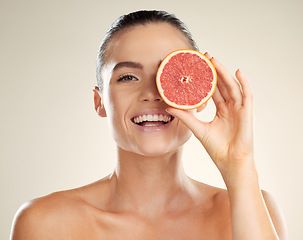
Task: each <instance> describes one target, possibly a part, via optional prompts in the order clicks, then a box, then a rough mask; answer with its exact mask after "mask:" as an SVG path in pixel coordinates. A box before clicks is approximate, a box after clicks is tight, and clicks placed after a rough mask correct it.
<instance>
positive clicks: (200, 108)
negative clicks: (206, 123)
mask: <svg viewBox="0 0 303 240" xmlns="http://www.w3.org/2000/svg"><path fill="white" fill-rule="evenodd" d="M206 106H207V102H206V103H204V104H203V105H202V106H200V107H198V108H197V112H201V111H202V110H203V109H204V108H206Z"/></svg>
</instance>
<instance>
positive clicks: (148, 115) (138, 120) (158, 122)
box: [131, 111, 174, 127]
mask: <svg viewBox="0 0 303 240" xmlns="http://www.w3.org/2000/svg"><path fill="white" fill-rule="evenodd" d="M173 119H174V117H173V116H172V115H170V114H168V113H167V112H158V113H155V112H154V111H152V112H151V111H149V112H145V113H143V112H142V113H138V114H136V116H134V117H132V118H131V121H132V122H133V123H135V124H136V125H139V126H144V127H157V126H162V125H165V124H167V123H170V122H171V121H172V120H173Z"/></svg>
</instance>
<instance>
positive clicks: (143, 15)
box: [96, 10, 198, 89]
mask: <svg viewBox="0 0 303 240" xmlns="http://www.w3.org/2000/svg"><path fill="white" fill-rule="evenodd" d="M160 22H164V23H165V22H166V23H169V24H171V25H172V26H174V27H176V28H177V29H179V30H180V31H181V32H182V33H183V34H184V36H185V37H186V39H187V40H188V42H189V44H190V45H191V46H192V48H193V49H194V50H197V51H198V47H197V44H196V42H195V41H194V39H193V37H192V35H191V33H190V32H189V30H188V29H187V27H186V26H185V24H184V23H183V22H182V21H181V20H180V19H178V18H177V17H175V15H173V14H169V13H167V12H165V11H157V10H141V11H137V12H132V13H129V14H127V15H122V16H121V17H119V18H118V19H117V20H116V21H115V22H114V23H113V24H112V26H111V27H110V29H109V30H108V31H107V32H106V34H105V36H104V38H103V41H102V42H101V45H100V48H99V51H98V55H97V62H96V65H97V68H96V76H97V82H98V87H99V89H102V87H103V81H102V79H101V69H102V67H103V66H104V64H105V63H106V58H107V56H108V53H107V46H108V45H109V42H110V40H112V39H113V38H114V36H115V35H116V34H117V33H118V32H120V31H122V30H125V29H126V28H130V27H134V26H137V25H145V24H147V23H160Z"/></svg>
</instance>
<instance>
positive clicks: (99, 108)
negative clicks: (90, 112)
mask: <svg viewBox="0 0 303 240" xmlns="http://www.w3.org/2000/svg"><path fill="white" fill-rule="evenodd" d="M93 91H94V103H95V110H96V112H97V113H98V115H99V116H100V117H106V111H105V108H104V105H103V102H102V96H101V93H100V90H99V88H98V87H97V86H96V87H95V89H94V90H93Z"/></svg>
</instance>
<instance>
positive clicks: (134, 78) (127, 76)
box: [118, 74, 138, 82]
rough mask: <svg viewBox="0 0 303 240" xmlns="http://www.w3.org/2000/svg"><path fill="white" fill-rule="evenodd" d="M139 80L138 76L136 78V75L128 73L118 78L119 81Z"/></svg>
mask: <svg viewBox="0 0 303 240" xmlns="http://www.w3.org/2000/svg"><path fill="white" fill-rule="evenodd" d="M137 80H138V78H136V77H135V76H133V75H130V74H126V75H123V76H122V77H120V78H119V79H118V82H131V81H137Z"/></svg>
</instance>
